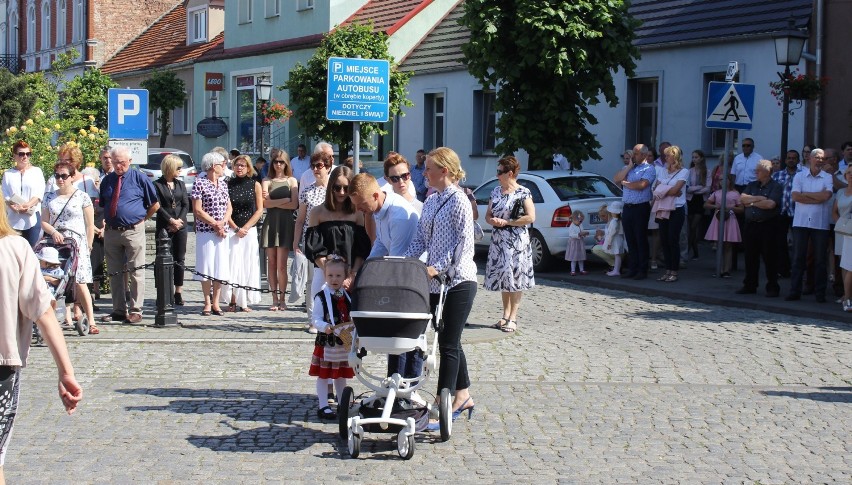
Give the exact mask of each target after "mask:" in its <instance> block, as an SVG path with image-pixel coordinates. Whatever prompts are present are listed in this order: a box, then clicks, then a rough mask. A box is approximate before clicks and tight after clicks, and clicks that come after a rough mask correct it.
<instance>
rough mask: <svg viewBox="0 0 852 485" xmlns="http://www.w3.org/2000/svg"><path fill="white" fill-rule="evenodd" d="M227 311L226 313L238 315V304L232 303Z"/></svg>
mask: <svg viewBox="0 0 852 485" xmlns="http://www.w3.org/2000/svg"><path fill="white" fill-rule="evenodd" d="M225 311H226V312H232V313H236V312H237V304H236V303H231V304H229V305H228V306H227V307H226V310H225Z"/></svg>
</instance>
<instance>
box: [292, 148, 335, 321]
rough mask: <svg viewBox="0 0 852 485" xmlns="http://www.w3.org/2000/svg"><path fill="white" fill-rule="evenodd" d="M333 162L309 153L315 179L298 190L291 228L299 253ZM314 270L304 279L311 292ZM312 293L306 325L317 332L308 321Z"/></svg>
mask: <svg viewBox="0 0 852 485" xmlns="http://www.w3.org/2000/svg"><path fill="white" fill-rule="evenodd" d="M333 162H334V158H333V156H332V155H329V154H328V153H326V152H324V151H322V152H317V153H314V154H313V155H311V171H312V172H313V175H314V178H315V179H316V180H315V181H314V182H313V183H312V184H310V185H308V186H307V187H304V188H302V189H301V190H300V191H299V213H298V215H297V216H296V226H295V228H294V229H293V251H295V252H296V253H299V254H302V255H303V254H304V253H303V250H304V248H305V233H306V232H307V231H308V224H307V223H308V214H310V213H311V211H312V210H313V208H314V207H317V206H319V205H322V203H323V202H325V195H326V184H327V183H328V172H329V171H330V170H331V165H332V163H333ZM313 275H314V272H313V271H311V270H310V269H309V270H308V277H307V279H306V284H307V291H308V293H310V292H311V286H312V284H313ZM290 293H291V294H295V293H301V292H300V291H299V292H297V291H296V290H295V289H293V288H291V289H290ZM313 308H314V294H306V295H305V310H306V311H307V313H308V323H307V324H306V327H307V329H308V331H309V332H310V333H317V329H316V328H315V327H314V326H313V325H312V324H311V323H310V319H311V315H313Z"/></svg>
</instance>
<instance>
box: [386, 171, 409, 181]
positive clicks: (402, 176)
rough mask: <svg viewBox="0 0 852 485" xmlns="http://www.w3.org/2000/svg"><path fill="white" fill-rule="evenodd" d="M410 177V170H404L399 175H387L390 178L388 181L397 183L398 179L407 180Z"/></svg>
mask: <svg viewBox="0 0 852 485" xmlns="http://www.w3.org/2000/svg"><path fill="white" fill-rule="evenodd" d="M410 178H411V172H405V173H401V174H399V175H390V176H388V179H390V181H391V182H393V183H395V184H398V183H399V181H400V180H408V179H410Z"/></svg>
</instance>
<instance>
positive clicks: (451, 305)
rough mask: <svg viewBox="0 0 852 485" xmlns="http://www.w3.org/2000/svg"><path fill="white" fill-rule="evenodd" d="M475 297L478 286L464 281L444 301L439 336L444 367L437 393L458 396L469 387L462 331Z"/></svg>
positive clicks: (434, 297)
mask: <svg viewBox="0 0 852 485" xmlns="http://www.w3.org/2000/svg"><path fill="white" fill-rule="evenodd" d="M474 297H476V282H475V281H463V282H461V283H459V284H457V285H456V286H454V287H452V288H450V291H448V292H447V297H446V298H445V299H444V311H443V313H442V314H441V315H442V317H443V320H444V328H443V330H442V331H441V332H439V333H438V352H439V353H440V355H441V367H440V368H439V369H438V393H439V394H440V392H441V389H443V388H445V387H446V388H447V389H449V390H450V392H452V393H455V391H457V390H459V389H467V388H468V387H470V377H469V376H468V374H467V359H465V355H464V349H462V345H461V335H462V330H464V324H465V323H467V317H468V315H470V309H471V308H473V299H474ZM430 304H431V307H432V314H433V315H434V314H435V311H436V309H437V306H438V295H437V294H432V295H431V298H430Z"/></svg>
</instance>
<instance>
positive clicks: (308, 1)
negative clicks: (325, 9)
mask: <svg viewBox="0 0 852 485" xmlns="http://www.w3.org/2000/svg"><path fill="white" fill-rule="evenodd" d="M312 8H314V0H299V10H308V9H312Z"/></svg>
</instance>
